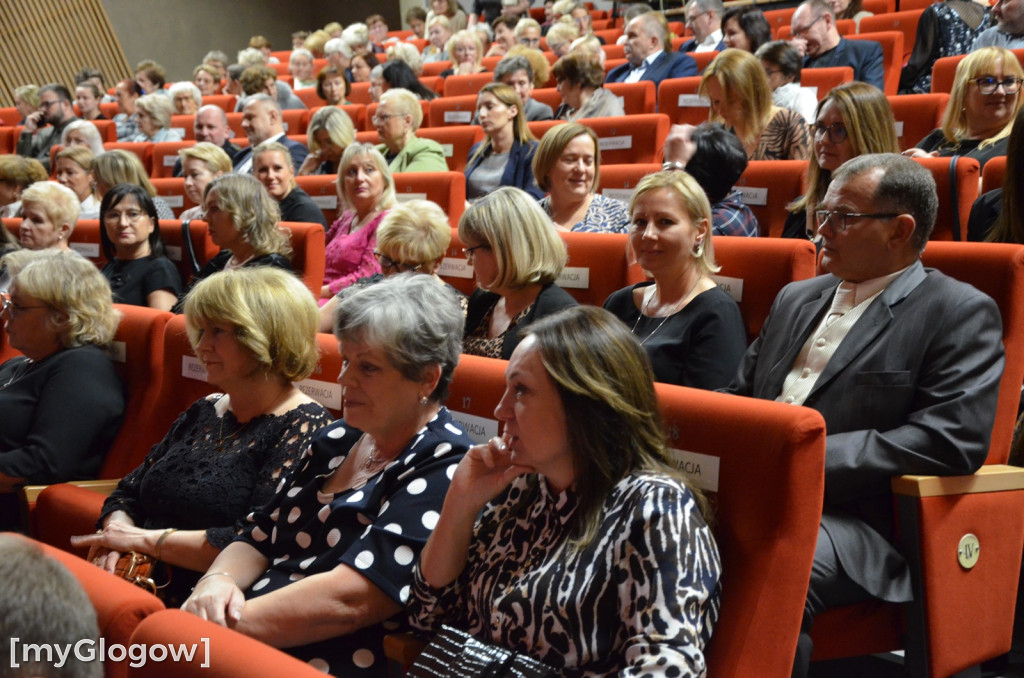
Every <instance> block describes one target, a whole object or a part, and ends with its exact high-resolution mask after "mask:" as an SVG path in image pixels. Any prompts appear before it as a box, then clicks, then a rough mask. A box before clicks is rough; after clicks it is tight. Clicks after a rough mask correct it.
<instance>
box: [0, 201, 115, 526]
mask: <svg viewBox="0 0 1024 678" xmlns="http://www.w3.org/2000/svg"><path fill="white" fill-rule="evenodd" d="M54 185H55V184H54ZM57 188H59V189H60V190H61V191H66V190H67V189H65V188H64V187H63V186H57ZM68 192H69V193H70V191H68ZM74 206H75V207H76V208H77V206H78V201H77V200H75V201H74ZM3 265H4V267H5V268H6V271H7V273H8V275H10V276H11V278H12V282H11V285H10V287H9V291H8V292H5V293H4V294H3V304H2V312H0V315H2V317H3V320H4V330H5V334H6V341H7V342H8V343H9V344H10V346H11V347H12V348H15V349H17V350H18V351H21V352H22V353H23V354H24V357H18V358H12V359H10V360H8V361H7V362H5V363H4V364H3V365H0V384H3V388H0V411H2V412H3V426H0V507H2V508H0V525H2V526H3V529H7V530H10V529H19V527H18V509H17V505H16V503H15V502H14V498H13V495H11V494H9V493H10V492H12V491H13V490H14V489H15V488H16V487H18V486H19V485H21V484H23V483H26V482H28V483H37V484H38V483H42V484H50V483H61V482H65V481H68V480H82V479H87V478H95V477H96V474H97V473H99V470H100V466H101V465H102V464H103V458H104V457H105V456H106V454H107V450H108V448H109V447H110V443H111V442H112V441H113V439H114V436H115V435H117V431H118V429H119V428H120V426H121V416H122V414H123V413H124V387H123V386H122V385H121V380H120V379H118V377H117V372H116V371H115V370H114V365H113V364H112V363H111V361H110V357H109V356H108V355H107V352H106V350H105V349H106V347H107V345H108V344H109V343H110V342H111V340H112V339H113V338H114V331H115V330H116V329H117V323H118V313H117V311H115V310H114V307H113V305H112V301H111V295H110V286H109V285H108V284H107V281H106V279H105V278H104V277H103V276H102V275H100V272H99V269H97V268H96V266H94V265H93V264H92V262H90V261H89V260H88V259H85V258H84V257H81V256H79V255H78V254H76V253H75V252H71V251H69V250H56V249H49V250H45V251H40V252H30V251H27V250H21V251H17V252H12V253H10V254H8V255H6V256H5V257H4V259H3Z"/></svg>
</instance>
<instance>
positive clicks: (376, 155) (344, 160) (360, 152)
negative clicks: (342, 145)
mask: <svg viewBox="0 0 1024 678" xmlns="http://www.w3.org/2000/svg"><path fill="white" fill-rule="evenodd" d="M363 157H365V158H366V159H367V160H369V161H370V162H371V163H373V166H374V167H375V168H377V171H378V172H380V175H381V176H382V177H384V190H382V191H381V192H380V197H379V198H377V205H376V209H378V210H386V209H391V208H392V207H394V206H395V179H394V177H392V176H391V170H390V169H389V168H388V161H387V160H385V159H384V156H383V155H381V154H380V151H378V150H377V147H376V146H374V145H373V144H360V143H354V144H352V145H350V146H349V147H348V148H346V149H345V153H344V154H342V156H341V162H340V163H338V201H339V202H340V203H341V206H342V207H343V208H345V209H347V210H348V209H352V202H351V201H350V200H349V199H348V196H347V195H345V173H346V172H348V170H349V167H351V166H352V165H353V164H355V162H356V161H357V160H359V159H360V158H363Z"/></svg>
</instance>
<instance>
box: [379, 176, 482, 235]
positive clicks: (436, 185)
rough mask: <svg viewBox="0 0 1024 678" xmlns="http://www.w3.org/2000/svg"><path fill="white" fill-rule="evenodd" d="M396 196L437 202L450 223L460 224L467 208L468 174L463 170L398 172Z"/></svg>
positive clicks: (395, 177)
mask: <svg viewBox="0 0 1024 678" xmlns="http://www.w3.org/2000/svg"><path fill="white" fill-rule="evenodd" d="M392 177H393V178H394V180H395V197H396V198H397V199H398V201H399V202H402V201H405V200H415V199H420V200H430V201H431V202H434V203H437V204H438V205H439V206H440V207H441V209H442V210H444V212H445V214H447V215H448V223H449V224H451V225H452V226H458V225H459V219H461V218H462V213H463V212H464V211H465V210H466V175H464V174H462V173H461V172H396V173H395V174H393V175H392Z"/></svg>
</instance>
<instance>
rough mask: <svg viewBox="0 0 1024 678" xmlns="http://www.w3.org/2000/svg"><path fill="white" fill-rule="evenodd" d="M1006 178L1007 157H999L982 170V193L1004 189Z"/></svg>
mask: <svg viewBox="0 0 1024 678" xmlns="http://www.w3.org/2000/svg"><path fill="white" fill-rule="evenodd" d="M1005 178H1006V156H1005V155H997V156H996V157H994V158H992V159H990V160H989V161H988V162H986V163H985V167H983V168H982V170H981V192H982V193H988V192H989V191H993V190H995V189H997V188H1002V187H1003V179H1005Z"/></svg>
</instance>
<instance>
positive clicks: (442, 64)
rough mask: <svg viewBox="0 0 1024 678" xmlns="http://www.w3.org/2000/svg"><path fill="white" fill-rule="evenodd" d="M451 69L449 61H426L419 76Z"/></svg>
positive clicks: (437, 73) (438, 73)
mask: <svg viewBox="0 0 1024 678" xmlns="http://www.w3.org/2000/svg"><path fill="white" fill-rule="evenodd" d="M451 67H452V62H451V61H428V62H427V63H425V64H423V72H422V73H420V75H441V73H442V72H444V71H446V70H448V69H449V68H451ZM349 99H351V97H349Z"/></svg>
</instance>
